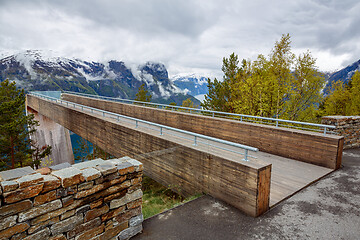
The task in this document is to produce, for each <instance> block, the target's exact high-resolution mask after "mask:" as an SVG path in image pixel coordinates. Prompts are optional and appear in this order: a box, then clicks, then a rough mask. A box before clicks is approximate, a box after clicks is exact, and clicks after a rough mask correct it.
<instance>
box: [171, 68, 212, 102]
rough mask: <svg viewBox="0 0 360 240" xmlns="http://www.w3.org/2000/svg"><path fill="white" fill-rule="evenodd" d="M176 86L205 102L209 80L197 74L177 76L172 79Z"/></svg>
mask: <svg viewBox="0 0 360 240" xmlns="http://www.w3.org/2000/svg"><path fill="white" fill-rule="evenodd" d="M171 80H172V81H173V82H174V84H175V85H176V86H177V87H179V88H180V89H181V90H183V91H186V92H187V93H188V94H190V95H192V96H195V97H196V98H197V99H199V100H203V96H204V95H205V94H207V93H208V83H207V78H206V77H203V76H199V75H196V74H190V75H176V76H174V77H172V79H171Z"/></svg>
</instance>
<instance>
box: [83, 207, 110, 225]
mask: <svg viewBox="0 0 360 240" xmlns="http://www.w3.org/2000/svg"><path fill="white" fill-rule="evenodd" d="M108 211H109V207H108V205H106V204H105V205H104V206H102V207H100V208H94V209H91V210H89V211H87V213H86V214H85V217H84V222H88V221H90V220H92V219H94V218H97V217H99V216H101V215H103V214H105V213H107V212H108Z"/></svg>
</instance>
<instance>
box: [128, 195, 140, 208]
mask: <svg viewBox="0 0 360 240" xmlns="http://www.w3.org/2000/svg"><path fill="white" fill-rule="evenodd" d="M141 205H142V198H140V199H138V200H135V201H132V202H129V203H127V204H126V207H127V209H133V208H137V207H140V206H141Z"/></svg>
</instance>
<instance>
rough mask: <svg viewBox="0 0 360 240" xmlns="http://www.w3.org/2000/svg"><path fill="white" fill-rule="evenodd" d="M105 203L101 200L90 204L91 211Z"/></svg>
mask: <svg viewBox="0 0 360 240" xmlns="http://www.w3.org/2000/svg"><path fill="white" fill-rule="evenodd" d="M103 202H104V199H102V198H100V199H98V200H96V201H95V202H92V203H90V209H94V208H97V207H99V206H101V205H102V204H103Z"/></svg>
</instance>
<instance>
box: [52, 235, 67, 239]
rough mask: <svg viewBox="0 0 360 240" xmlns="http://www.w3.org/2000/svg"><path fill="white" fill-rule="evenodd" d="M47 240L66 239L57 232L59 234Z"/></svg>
mask: <svg viewBox="0 0 360 240" xmlns="http://www.w3.org/2000/svg"><path fill="white" fill-rule="evenodd" d="M49 240H67V239H66V237H65V236H64V235H63V234H59V235H56V236H54V237H51V238H49Z"/></svg>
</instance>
